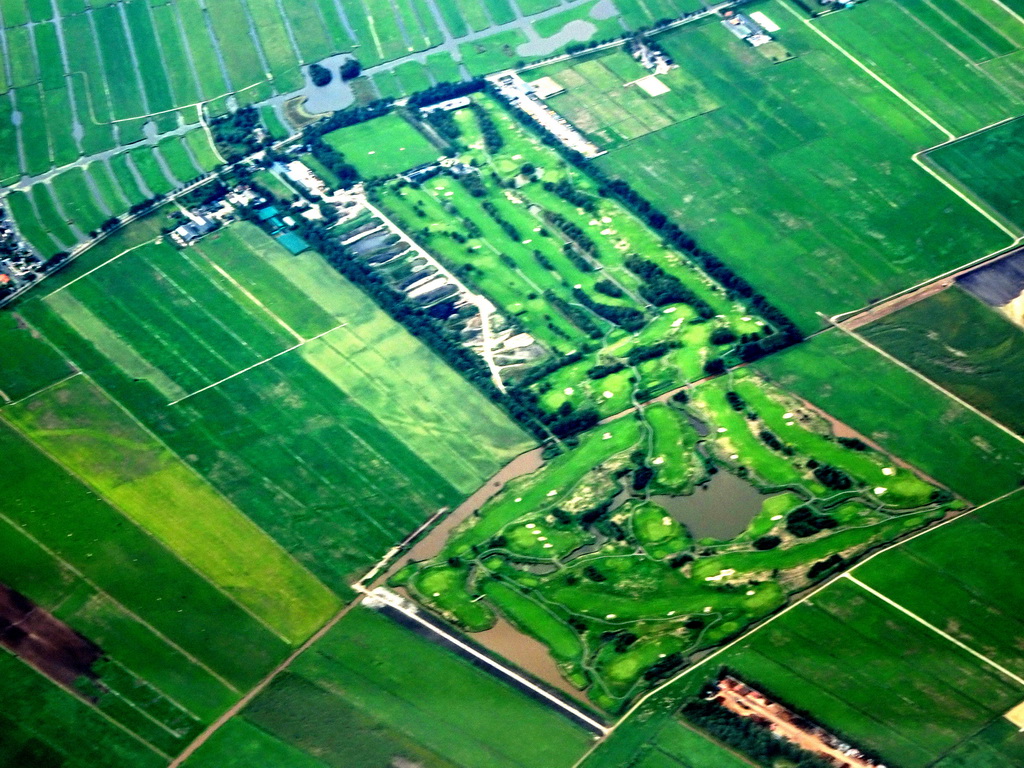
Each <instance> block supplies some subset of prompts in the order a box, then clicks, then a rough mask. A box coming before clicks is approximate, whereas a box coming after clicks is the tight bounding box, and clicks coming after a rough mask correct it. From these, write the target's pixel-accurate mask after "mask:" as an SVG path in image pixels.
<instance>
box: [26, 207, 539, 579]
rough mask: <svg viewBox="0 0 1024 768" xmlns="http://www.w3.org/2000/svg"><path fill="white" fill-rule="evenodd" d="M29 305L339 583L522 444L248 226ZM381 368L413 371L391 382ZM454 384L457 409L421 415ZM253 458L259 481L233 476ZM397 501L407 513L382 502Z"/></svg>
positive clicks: (360, 303) (439, 371)
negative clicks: (428, 425)
mask: <svg viewBox="0 0 1024 768" xmlns="http://www.w3.org/2000/svg"><path fill="white" fill-rule="evenodd" d="M300 265H301V268H296V267H299V266H300ZM126 270H130V271H131V273H132V274H133V275H134V277H133V279H132V281H131V284H130V287H129V285H128V284H127V283H125V282H124V281H123V280H122V279H121V275H123V274H126ZM115 286H120V287H117V288H116V289H115ZM269 286H274V288H273V290H268V287H269ZM186 288H187V291H186ZM111 292H113V293H111ZM111 295H116V301H111V300H110V296H111ZM260 296H262V297H263V299H262V300H261V299H260V298H259V297H260ZM158 302H166V303H165V304H164V305H163V306H164V307H165V308H164V309H161V308H160V304H159V303H158ZM167 306H175V308H176V312H175V314H174V315H171V314H169V313H168V312H167V310H166V307H167ZM23 314H24V316H25V317H26V318H29V322H30V324H31V325H32V326H33V327H35V328H36V329H38V330H39V331H40V332H42V333H43V334H44V335H45V336H46V337H47V338H48V339H49V340H50V341H51V342H52V343H54V344H56V345H57V346H58V347H59V348H60V349H61V350H62V351H63V352H64V353H65V354H67V355H68V356H69V357H71V358H72V359H73V360H74V361H75V362H76V364H77V365H78V366H79V367H81V368H82V369H84V370H85V371H86V372H87V373H88V374H89V375H90V376H91V377H92V378H93V379H94V380H95V381H96V382H97V384H98V385H99V386H100V387H101V388H102V389H103V390H104V391H106V392H107V393H108V394H109V395H110V396H111V397H113V398H114V399H116V400H118V401H119V402H120V403H121V404H122V405H123V406H124V407H125V408H126V409H127V410H128V411H129V412H130V413H132V414H133V415H134V416H135V417H136V418H138V419H139V420H140V421H141V422H142V423H143V424H144V426H145V427H146V428H147V429H148V430H151V431H153V432H154V433H155V436H156V437H157V438H159V439H160V440H161V441H163V442H164V443H166V444H167V446H168V447H169V448H170V449H171V450H172V451H174V452H175V453H177V454H178V455H179V456H183V457H187V460H188V463H189V464H190V465H191V470H192V471H196V472H198V473H199V474H200V475H202V476H203V477H205V478H207V479H208V480H209V481H210V482H212V483H213V485H214V487H215V488H216V489H217V490H218V491H219V492H220V493H222V494H224V496H225V497H226V498H227V500H229V501H230V502H231V503H232V504H234V505H236V506H237V507H238V508H240V509H241V510H242V512H244V513H245V514H246V515H247V516H249V517H250V518H252V519H253V520H254V521H255V523H256V524H257V525H259V526H261V527H262V528H264V529H265V530H267V531H268V532H269V533H270V535H271V536H272V537H274V538H275V539H276V540H277V541H278V542H279V543H280V544H281V545H282V546H284V548H285V549H286V550H287V551H289V552H290V553H291V554H292V555H294V556H295V557H296V558H298V560H299V561H300V562H302V563H303V564H304V565H305V566H306V567H308V568H310V569H312V571H313V572H314V573H316V574H317V575H318V576H319V577H320V578H321V579H324V580H325V581H326V582H327V583H328V585H329V586H330V587H332V588H333V589H335V590H340V591H342V592H344V591H345V590H346V589H347V586H346V582H347V580H348V578H350V577H351V576H352V575H353V574H354V573H355V572H356V571H358V570H359V569H360V568H363V567H366V566H367V565H368V564H369V563H371V562H373V561H374V560H375V558H376V557H379V556H380V555H381V554H383V552H384V551H385V550H386V549H387V548H388V547H389V546H390V545H391V543H393V541H394V540H397V539H399V538H401V535H402V532H403V531H407V530H411V529H412V528H413V527H415V525H416V524H418V522H419V521H421V520H422V519H424V518H425V517H426V516H427V515H428V514H430V513H432V512H434V511H436V510H437V509H439V508H440V507H442V506H445V505H451V504H452V503H454V502H455V501H456V500H458V499H459V498H460V497H461V495H462V494H467V493H469V492H470V491H472V490H474V489H475V488H476V487H477V486H478V485H479V484H480V483H481V482H482V481H483V479H484V478H486V477H488V476H490V475H491V474H493V472H494V471H495V470H496V469H497V468H498V467H499V466H501V464H502V463H504V462H505V461H507V460H508V459H510V458H511V457H512V456H514V455H515V454H516V453H519V452H521V451H522V450H524V449H525V448H526V447H528V445H529V443H528V442H527V440H526V438H525V437H524V436H523V435H522V433H521V432H519V431H518V429H516V428H514V427H512V425H511V424H510V423H509V422H508V421H507V420H506V417H504V416H503V415H501V414H500V412H499V411H498V410H497V409H496V408H494V406H491V405H490V404H489V403H486V402H485V401H484V400H483V399H482V397H481V396H479V395H477V394H476V393H475V392H474V391H472V390H471V389H469V385H468V384H464V383H462V381H461V380H460V379H458V378H457V377H456V375H455V374H454V373H451V372H450V371H449V370H448V369H447V368H446V367H444V366H443V364H442V363H441V362H440V361H439V360H437V359H436V358H435V357H434V356H433V354H432V353H430V352H428V351H427V350H425V349H424V348H423V347H422V346H420V345H419V343H418V342H414V341H413V340H412V339H411V338H410V337H409V336H408V335H407V334H406V332H405V331H403V330H401V329H400V328H399V327H398V326H396V325H395V324H394V323H393V322H392V321H390V320H387V319H386V318H385V317H384V316H383V315H381V314H380V312H379V311H378V310H377V309H376V308H375V307H373V306H372V305H371V304H370V303H369V302H368V300H366V299H365V298H364V297H363V296H362V294H360V293H358V292H357V291H356V290H355V289H354V288H352V287H351V286H350V285H348V284H347V283H345V282H344V281H343V280H342V279H341V278H340V277H338V276H337V275H336V273H334V272H333V271H332V270H330V269H329V268H328V267H327V266H326V265H325V264H324V263H323V262H322V261H320V259H319V258H318V257H317V256H315V255H314V254H312V253H308V254H305V255H303V256H300V257H291V256H289V255H287V253H286V252H285V251H284V250H283V249H282V248H280V246H278V245H276V244H275V243H274V242H273V241H272V240H270V239H269V238H267V237H266V236H265V235H263V234H262V233H260V232H259V231H258V230H256V229H255V228H252V227H251V226H250V225H241V224H240V225H235V226H234V227H231V228H229V229H228V230H226V231H225V232H223V233H220V234H218V235H216V236H214V237H213V238H210V239H208V240H207V241H205V242H204V244H203V245H202V246H201V247H200V248H198V249H190V250H189V251H182V252H179V251H175V250H174V249H172V248H170V247H169V246H166V245H154V244H143V245H142V247H140V248H137V249H135V250H133V251H131V252H129V253H127V254H125V255H123V256H122V257H121V258H119V259H117V260H115V261H112V262H110V263H108V264H107V265H106V266H104V267H102V268H101V269H98V270H96V271H94V272H92V273H87V275H86V276H83V278H82V279H81V280H78V281H75V282H72V283H70V284H69V285H68V286H67V287H65V288H63V289H58V290H56V291H55V292H53V293H52V294H50V295H49V296H47V297H45V298H43V299H41V300H39V301H34V302H30V303H29V304H26V305H25V307H24V308H23ZM199 332H201V333H202V337H199V336H197V335H196V334H197V333H199ZM385 358H386V359H387V360H388V363H386V364H383V363H382V360H384V359H385ZM264 361H265V362H264ZM382 365H386V367H390V366H398V367H399V368H403V367H404V368H406V369H407V373H406V375H404V376H403V377H402V378H401V379H398V378H389V379H388V380H387V381H385V380H382V379H381V377H380V375H379V372H380V371H381V370H385V368H382V367H381V366H382ZM250 369H251V370H250ZM240 372H242V373H240ZM236 374H238V375H236ZM413 393H415V394H413ZM447 398H455V402H459V403H461V407H460V408H458V409H450V410H449V411H447V416H442V417H441V420H440V421H439V422H438V420H437V417H436V416H431V417H430V418H431V422H432V423H437V426H436V427H434V428H433V429H431V430H429V431H427V430H424V429H423V428H422V427H419V426H417V425H418V423H419V421H420V420H421V419H422V418H424V415H425V414H426V413H428V412H430V413H433V409H434V408H436V407H437V404H438V403H439V402H444V400H445V399H447ZM283 404H287V406H286V407H283ZM374 413H376V414H378V416H374V415H373V414H374ZM297 424H303V425H306V426H305V429H300V430H298V431H295V430H294V425H297ZM214 425H217V426H214ZM393 430H398V431H400V432H401V435H402V436H401V438H400V439H399V438H398V437H396V436H395V433H394V431H393ZM470 436H472V437H471V438H470ZM453 438H454V442H453ZM342 445H344V446H346V450H345V451H341V450H340V446H342ZM332 446H334V447H332ZM227 457H231V458H230V460H229V461H226V458H227ZM365 466H373V467H374V471H373V473H370V474H363V473H362V472H361V471H360V470H359V469H358V468H359V467H365ZM434 467H436V469H435V468H434ZM250 473H257V474H258V475H259V476H261V477H263V478H265V480H264V483H263V484H251V483H248V482H243V481H242V480H243V478H245V477H247V476H249V474H250ZM384 486H387V487H389V489H390V490H389V492H388V494H382V493H380V492H379V489H380V488H382V487H384ZM341 489H344V491H343V492H342V491H341ZM395 498H402V499H403V500H404V501H405V503H404V504H403V505H402V507H401V509H402V511H401V513H400V514H398V515H395V514H390V515H384V514H383V513H382V509H383V508H384V507H387V508H389V509H390V508H391V507H390V504H391V503H392V501H393V500H394V499H395ZM298 519H303V520H304V521H305V524H304V525H303V526H300V527H296V526H295V525H294V521H297V520H298ZM383 521H386V523H385V522H383ZM325 542H329V543H330V545H329V546H326V547H325Z"/></svg>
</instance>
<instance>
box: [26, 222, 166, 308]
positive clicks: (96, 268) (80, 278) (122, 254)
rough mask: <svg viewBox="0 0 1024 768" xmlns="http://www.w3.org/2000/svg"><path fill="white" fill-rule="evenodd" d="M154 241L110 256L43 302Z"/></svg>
mask: <svg viewBox="0 0 1024 768" xmlns="http://www.w3.org/2000/svg"><path fill="white" fill-rule="evenodd" d="M156 241H157V238H155V237H154V238H153V239H151V240H147V241H146V242H144V243H139V244H138V245H133V246H132V247H131V248H126V249H125V250H123V251H121V252H120V253H119V254H117V255H116V256H112V257H111V258H109V259H107V260H106V261H104V262H103V263H102V264H99V265H97V266H95V267H93V268H92V269H90V270H89V271H88V272H86V273H85V274H84V275H79V276H78V277H76V278H75V279H74V280H72V281H71V282H70V283H68V284H67V285H62V286H61V287H60V288H58V289H57V290H55V291H53V292H52V293H49V294H47V295H46V296H44V297H43V300H44V301H45V300H46V299H47V298H49V297H50V296H54V295H56V294H58V293H60V292H61V291H63V290H64V289H65V288H70V287H71V286H72V285H74V284H75V283H77V282H78V281H79V280H83V279H85V278H87V277H88V276H89V275H91V274H92V273H93V272H95V271H96V270H98V269H103V268H104V267H105V266H107V264H110V263H111V262H113V261H117V260H118V259H120V258H121V257H122V256H124V255H126V254H129V253H131V252H132V251H135V250H138V249H139V248H142V247H143V246H146V245H151V244H152V243H155V242H156Z"/></svg>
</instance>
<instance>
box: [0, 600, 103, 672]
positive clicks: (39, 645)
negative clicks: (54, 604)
mask: <svg viewBox="0 0 1024 768" xmlns="http://www.w3.org/2000/svg"><path fill="white" fill-rule="evenodd" d="M0 644H2V645H4V646H5V647H7V648H9V649H10V650H11V651H13V652H14V653H15V654H16V655H17V656H18V657H20V658H21V659H23V660H24V661H26V662H28V663H29V664H31V665H32V666H33V667H35V668H36V669H38V670H39V671H40V672H42V673H43V674H44V675H46V676H47V677H49V678H51V679H52V680H54V681H56V682H58V683H60V684H61V685H65V686H70V685H71V684H72V683H74V681H75V680H77V679H78V678H79V677H81V676H82V675H88V674H90V670H91V669H92V665H93V664H94V663H95V662H96V661H97V659H99V658H100V656H102V655H103V651H102V650H101V649H100V648H99V646H97V645H96V644H95V643H92V642H90V641H89V640H87V639H86V638H84V637H82V636H81V635H80V634H78V633H77V632H75V630H73V629H72V628H71V627H69V626H68V625H67V624H65V623H64V622H63V621H60V620H59V619H56V618H54V617H53V616H52V615H51V614H49V613H48V612H46V611H44V610H43V609H42V608H40V607H39V606H37V605H36V604H35V603H33V602H32V601H31V600H29V599H28V598H27V597H25V596H24V595H23V594H21V593H20V592H16V591H14V590H13V589H11V588H10V587H8V586H6V585H5V584H0Z"/></svg>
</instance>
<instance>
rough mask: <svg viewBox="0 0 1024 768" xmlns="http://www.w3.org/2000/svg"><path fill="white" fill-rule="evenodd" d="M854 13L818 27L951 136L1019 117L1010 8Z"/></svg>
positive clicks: (944, 5) (900, 6) (910, 6)
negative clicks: (1004, 119)
mask: <svg viewBox="0 0 1024 768" xmlns="http://www.w3.org/2000/svg"><path fill="white" fill-rule="evenodd" d="M993 6H994V7H993ZM856 10H857V13H838V14H834V15H830V16H827V17H826V18H823V19H821V20H820V21H818V22H815V26H816V27H817V28H819V29H821V30H822V31H823V32H824V33H825V34H827V35H828V36H830V37H831V38H832V39H833V40H835V41H836V42H837V43H838V44H840V45H842V46H843V47H844V48H845V49H846V50H847V51H849V52H850V53H851V54H852V55H854V56H856V57H858V58H859V59H861V60H862V61H865V62H866V63H867V64H868V65H869V66H870V67H871V69H872V70H873V71H874V72H876V73H877V74H879V75H880V76H881V77H883V78H885V79H886V80H887V81H888V82H889V83H890V84H891V85H893V86H894V87H895V88H897V89H898V90H900V91H901V92H902V93H903V94H905V95H906V96H907V97H909V98H910V99H912V100H913V101H914V102H915V103H916V104H918V105H919V106H921V107H922V108H924V109H925V110H927V111H928V112H929V113H930V114H932V115H933V116H934V117H935V118H936V119H937V120H938V121H939V122H940V123H941V124H943V125H944V126H945V127H946V128H948V129H949V130H950V131H952V132H953V133H954V134H957V135H959V134H963V133H966V132H968V131H973V130H977V129H978V128H981V127H983V126H986V125H989V124H990V123H993V122H995V121H997V120H1001V119H1003V118H1006V117H1010V116H1011V115H1016V114H1019V113H1020V109H1021V106H1022V105H1024V96H1022V87H1024V71H1022V70H1021V63H1022V62H1024V52H1022V50H1021V49H1022V48H1024V29H1022V25H1021V24H1020V20H1019V18H1017V17H1014V16H1013V15H1012V13H1011V11H1010V10H1009V9H1008V8H1007V6H1005V4H1004V5H1003V6H1002V7H1000V4H998V3H986V2H981V1H980V0H944V2H940V3H931V2H926V0H908V1H907V2H900V3H866V4H865V5H864V6H863V7H862V8H858V9H856ZM774 15H775V16H781V15H783V14H782V13H781V9H780V12H779V13H775V14H774ZM896 29H898V30H899V34H898V35H894V34H890V32H891V30H896ZM965 62H966V63H967V65H966V66H965Z"/></svg>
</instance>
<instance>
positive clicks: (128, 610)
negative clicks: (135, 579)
mask: <svg viewBox="0 0 1024 768" xmlns="http://www.w3.org/2000/svg"><path fill="white" fill-rule="evenodd" d="M12 431H13V432H14V433H15V434H16V435H18V436H19V437H20V438H22V439H23V440H26V441H28V438H26V437H25V436H24V435H22V434H21V433H20V432H18V431H17V430H15V429H12ZM0 520H3V521H4V522H5V523H7V524H8V525H9V526H11V527H12V528H15V529H17V530H18V531H20V532H21V534H22V536H24V537H25V538H26V539H28V540H29V541H31V542H32V543H33V544H35V545H36V546H37V547H39V548H40V549H41V550H43V551H44V552H45V553H46V554H48V555H49V556H50V557H52V558H53V559H54V560H56V561H57V562H58V563H60V564H61V565H62V566H63V567H65V568H67V569H68V570H69V571H71V573H73V574H74V575H75V576H77V577H78V578H79V579H81V580H82V581H84V582H85V583H86V584H88V585H89V586H90V587H92V588H93V589H95V590H96V592H97V593H98V594H100V595H103V596H104V597H106V598H107V599H108V600H110V602H112V603H113V604H114V605H116V606H118V607H119V608H120V609H121V610H123V611H124V612H125V613H126V614H127V615H128V616H130V617H131V618H132V619H134V620H135V621H137V622H138V623H139V624H141V625H142V626H144V627H145V628H146V629H148V630H149V631H150V632H152V633H153V634H154V635H155V636H156V637H158V638H159V639H160V640H161V641H163V642H164V643H167V645H168V646H169V647H170V648H172V649H174V650H175V651H177V652H178V653H180V654H181V655H182V656H184V657H185V658H186V659H188V660H189V661H190V662H192V663H193V664H195V665H196V666H197V667H199V668H200V669H202V670H204V671H205V672H207V673H209V675H210V676H211V677H212V678H214V679H215V680H216V681H217V682H219V683H220V684H221V685H223V686H224V687H225V688H227V689H228V690H229V691H231V692H232V693H239V690H238V688H236V687H235V686H234V684H232V683H231V682H229V681H228V680H227V679H225V678H224V677H222V676H221V675H220V674H218V673H217V672H215V671H214V670H213V669H211V668H210V667H209V666H207V665H206V663H205V662H203V661H201V660H200V659H199V658H197V657H196V656H194V655H193V654H192V653H191V652H190V651H187V650H185V649H184V648H182V647H181V646H180V645H178V643H176V642H175V641H174V640H172V639H171V638H169V637H167V636H166V635H165V634H164V633H163V632H161V631H160V630H159V629H157V628H156V627H154V626H153V625H152V624H150V623H149V622H148V621H146V619H144V618H142V617H141V616H140V615H139V614H137V613H136V612H135V611H133V610H132V609H131V608H129V607H128V606H127V605H125V604H124V603H123V602H122V601H121V600H118V599H117V598H116V597H114V596H113V595H112V594H110V592H109V591H107V590H106V589H104V588H103V587H101V586H100V585H99V583H98V582H96V581H94V580H93V579H92V578H90V577H89V576H86V575H85V574H84V573H83V572H82V571H81V570H79V569H78V568H77V567H75V566H74V565H72V564H71V563H69V562H68V561H67V560H65V559H64V558H63V557H62V556H61V555H60V554H58V553H57V552H56V551H55V550H53V549H51V548H50V547H48V546H47V545H46V544H44V543H43V542H41V541H40V540H39V539H37V538H36V537H35V536H33V535H32V534H31V533H29V532H28V531H27V530H25V526H23V525H21V524H20V523H18V522H17V521H15V520H12V519H11V518H9V517H8V516H7V515H5V514H4V513H3V512H0ZM118 663H119V664H120V663H121V662H118ZM121 666H124V665H123V664H122V665H121ZM126 669H127V667H126ZM146 682H147V684H149V685H153V683H151V682H149V681H148V680H147V681H146ZM153 687H154V688H156V689H157V690H160V688H158V687H157V686H155V685H153ZM160 692H161V693H163V691H162V690H160ZM165 695H166V694H165ZM168 698H170V697H168Z"/></svg>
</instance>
